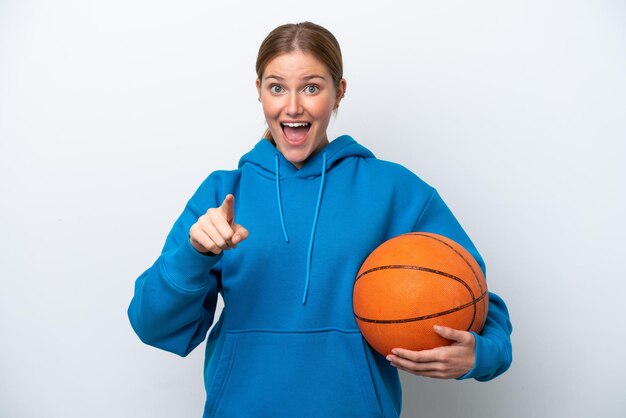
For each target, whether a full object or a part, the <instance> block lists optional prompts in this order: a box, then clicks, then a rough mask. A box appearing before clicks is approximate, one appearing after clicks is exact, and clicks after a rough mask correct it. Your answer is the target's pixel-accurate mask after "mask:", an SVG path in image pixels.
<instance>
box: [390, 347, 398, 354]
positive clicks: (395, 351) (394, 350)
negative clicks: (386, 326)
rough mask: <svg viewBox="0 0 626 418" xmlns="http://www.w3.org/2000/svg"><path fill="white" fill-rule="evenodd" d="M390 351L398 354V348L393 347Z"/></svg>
mask: <svg viewBox="0 0 626 418" xmlns="http://www.w3.org/2000/svg"><path fill="white" fill-rule="evenodd" d="M391 352H392V353H393V354H396V355H398V354H399V351H398V350H396V349H395V348H394V349H393V350H391Z"/></svg>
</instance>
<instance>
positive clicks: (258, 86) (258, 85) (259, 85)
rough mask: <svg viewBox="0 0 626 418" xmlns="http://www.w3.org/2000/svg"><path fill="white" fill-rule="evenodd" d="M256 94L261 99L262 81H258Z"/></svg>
mask: <svg viewBox="0 0 626 418" xmlns="http://www.w3.org/2000/svg"><path fill="white" fill-rule="evenodd" d="M256 92H257V93H258V94H259V97H261V80H259V79H258V78H257V79H256Z"/></svg>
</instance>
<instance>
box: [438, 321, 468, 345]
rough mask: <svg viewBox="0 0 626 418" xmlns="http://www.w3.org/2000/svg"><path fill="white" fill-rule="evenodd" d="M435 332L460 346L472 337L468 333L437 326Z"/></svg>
mask: <svg viewBox="0 0 626 418" xmlns="http://www.w3.org/2000/svg"><path fill="white" fill-rule="evenodd" d="M435 332H436V333H437V334H439V335H440V336H442V337H443V338H445V339H446V340H450V341H454V342H456V343H459V344H462V343H465V342H467V341H468V340H469V339H470V338H471V336H472V334H470V333H469V332H467V331H459V330H456V329H452V328H448V327H443V326H441V325H435Z"/></svg>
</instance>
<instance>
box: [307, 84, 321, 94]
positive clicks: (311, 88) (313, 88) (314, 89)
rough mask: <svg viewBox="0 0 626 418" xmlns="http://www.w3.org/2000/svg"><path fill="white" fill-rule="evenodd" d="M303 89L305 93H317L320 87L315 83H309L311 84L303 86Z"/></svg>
mask: <svg viewBox="0 0 626 418" xmlns="http://www.w3.org/2000/svg"><path fill="white" fill-rule="evenodd" d="M304 91H305V92H307V93H309V94H315V93H317V92H318V91H320V88H319V87H317V86H316V85H314V84H311V85H308V86H306V87H305V88H304Z"/></svg>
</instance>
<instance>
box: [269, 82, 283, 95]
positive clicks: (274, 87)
mask: <svg viewBox="0 0 626 418" xmlns="http://www.w3.org/2000/svg"><path fill="white" fill-rule="evenodd" d="M270 90H271V92H272V93H275V94H279V93H282V91H283V88H282V87H281V86H279V85H278V84H272V85H271V86H270Z"/></svg>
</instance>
